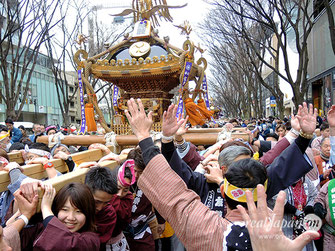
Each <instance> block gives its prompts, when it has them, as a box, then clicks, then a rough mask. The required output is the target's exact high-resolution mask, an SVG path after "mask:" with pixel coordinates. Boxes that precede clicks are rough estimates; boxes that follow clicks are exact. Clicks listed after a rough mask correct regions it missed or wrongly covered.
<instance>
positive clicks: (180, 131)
mask: <svg viewBox="0 0 335 251" xmlns="http://www.w3.org/2000/svg"><path fill="white" fill-rule="evenodd" d="M187 120H188V115H187V116H186V118H185V119H184V122H183V123H182V124H181V126H180V127H179V129H178V130H177V132H176V135H177V136H182V135H184V134H185V133H187V131H188V126H187V125H186V123H187Z"/></svg>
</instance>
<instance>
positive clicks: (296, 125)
mask: <svg viewBox="0 0 335 251" xmlns="http://www.w3.org/2000/svg"><path fill="white" fill-rule="evenodd" d="M299 110H300V109H299ZM299 110H298V114H297V115H298V116H299ZM291 126H292V128H293V129H294V130H296V131H298V132H299V131H300V129H301V128H300V123H299V119H298V118H297V116H294V115H293V114H292V115H291Z"/></svg>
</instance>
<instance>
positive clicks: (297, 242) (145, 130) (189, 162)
mask: <svg viewBox="0 0 335 251" xmlns="http://www.w3.org/2000/svg"><path fill="white" fill-rule="evenodd" d="M128 109H129V110H128V111H126V116H127V119H128V122H129V123H130V125H131V128H132V132H133V133H134V134H135V135H136V137H137V138H138V141H139V144H138V146H137V147H135V148H132V149H125V150H123V151H122V152H121V153H120V155H117V154H115V153H113V152H111V151H110V149H109V148H107V147H106V146H104V145H101V144H93V145H91V146H89V147H88V148H85V147H74V146H66V145H63V144H61V143H57V144H55V145H54V146H53V147H52V148H49V147H48V145H45V144H43V143H36V139H37V138H38V136H40V135H44V134H46V135H52V134H56V133H59V131H60V129H59V128H57V126H47V127H46V128H45V127H44V126H43V125H38V124H35V125H34V128H33V131H34V134H33V135H30V136H29V135H26V134H25V131H24V128H15V127H14V126H13V124H14V123H13V121H12V120H10V119H8V120H6V127H5V126H3V127H1V132H0V147H1V149H0V164H1V167H0V170H2V171H5V172H8V174H9V177H10V184H9V186H8V190H7V191H4V192H2V193H1V195H0V221H1V227H0V249H1V250H6V248H7V249H8V250H177V251H178V250H270V249H273V250H284V249H287V250H333V247H334V246H335V236H334V233H335V210H333V208H334V207H335V204H333V201H334V199H333V198H335V179H334V177H335V170H334V169H333V167H334V166H335V162H334V161H335V159H334V158H335V152H334V151H335V106H333V107H331V109H330V110H329V112H328V116H327V117H326V118H325V119H321V118H319V117H318V116H317V112H316V110H315V109H313V106H312V105H310V106H307V104H305V103H304V104H302V105H301V106H300V107H299V110H298V111H297V114H296V115H295V116H294V115H292V116H290V118H288V119H285V120H280V119H278V118H272V117H270V118H268V119H260V120H256V119H251V120H240V119H230V120H227V121H226V122H219V121H216V122H214V121H212V122H209V123H208V124H207V125H205V126H203V127H223V128H222V130H223V131H224V132H226V134H224V135H225V137H223V138H222V137H221V138H220V137H219V138H218V139H219V140H218V142H217V143H215V144H214V145H211V146H209V145H203V146H195V145H193V144H192V143H190V142H187V141H186V140H185V137H184V135H185V134H186V133H187V131H188V127H189V125H188V121H187V117H186V118H184V119H177V118H176V110H177V107H176V106H175V105H171V106H170V107H169V108H168V110H167V111H165V112H164V115H163V123H162V134H161V138H160V140H158V141H157V140H156V141H155V142H154V141H153V140H152V138H151V136H150V131H151V126H152V123H153V121H152V114H151V113H149V114H146V112H145V110H144V108H143V105H142V103H141V101H140V100H137V102H136V101H135V100H133V99H131V100H129V101H128ZM241 128H244V129H243V130H242V131H243V132H244V133H245V134H247V135H248V138H249V140H242V139H232V138H231V137H229V136H227V135H231V134H229V132H231V133H233V132H234V131H235V130H241ZM20 130H21V131H20ZM67 133H71V132H67ZM87 149H100V150H101V151H102V152H103V153H104V157H102V158H101V159H100V160H99V161H97V162H84V163H81V164H78V163H75V162H74V161H73V159H72V157H71V154H73V153H75V152H78V151H85V150H87ZM15 151H20V152H21V153H22V156H23V158H24V160H25V164H26V165H29V164H41V165H42V166H43V167H44V169H45V172H46V176H47V179H46V180H36V179H33V178H31V177H27V176H26V175H25V173H24V172H23V168H22V167H21V166H20V165H19V164H17V163H15V162H10V161H9V157H8V153H10V152H15ZM121 156H126V158H125V159H126V160H125V161H121V159H123V158H121ZM52 159H62V160H64V162H65V164H66V165H67V167H68V172H76V171H77V170H78V169H82V168H89V171H88V172H87V173H86V176H85V182H84V184H80V183H69V184H66V185H65V186H64V187H63V188H62V189H60V190H59V191H58V193H57V194H56V190H55V189H54V188H53V187H52V186H51V185H50V182H48V181H47V180H52V179H54V178H55V177H57V176H62V175H64V174H63V173H60V172H59V171H58V170H57V169H56V168H55V167H54V166H53V163H52V162H51V161H50V160H52ZM108 160H114V161H116V162H118V163H119V166H118V167H117V168H114V169H113V170H111V169H109V168H107V167H102V165H101V164H102V163H103V162H104V161H108ZM39 188H40V189H42V190H44V195H43V198H42V201H41V206H40V211H41V212H40V213H36V208H37V205H38V195H37V191H38V189H39ZM334 203H335V202H334ZM269 208H270V209H269ZM309 215H315V216H317V217H319V218H320V219H321V220H320V221H322V223H320V227H319V229H317V230H318V232H315V231H311V230H309V229H308V226H307V227H306V225H305V224H304V219H306V218H307V217H308V216H309ZM255 221H256V223H258V224H253V223H255ZM276 221H278V222H279V223H280V224H273V223H274V222H276ZM282 223H289V224H282ZM290 223H292V224H290ZM321 225H322V227H321ZM1 232H2V234H1ZM10 248H11V249H10Z"/></svg>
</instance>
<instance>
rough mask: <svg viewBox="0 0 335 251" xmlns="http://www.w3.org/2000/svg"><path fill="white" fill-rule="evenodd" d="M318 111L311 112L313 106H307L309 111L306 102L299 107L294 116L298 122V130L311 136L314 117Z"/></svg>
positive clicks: (314, 122)
mask: <svg viewBox="0 0 335 251" xmlns="http://www.w3.org/2000/svg"><path fill="white" fill-rule="evenodd" d="M317 113H318V110H317V109H314V110H313V105H312V104H309V109H308V107H307V104H306V102H304V103H303V105H302V106H301V105H299V111H298V115H297V116H296V117H297V118H298V120H299V124H300V128H301V130H302V131H303V132H304V133H307V134H312V133H314V131H315V128H316V116H317Z"/></svg>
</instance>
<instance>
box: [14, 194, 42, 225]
mask: <svg viewBox="0 0 335 251" xmlns="http://www.w3.org/2000/svg"><path fill="white" fill-rule="evenodd" d="M14 197H15V201H16V203H17V205H18V208H19V210H20V212H21V214H23V215H24V216H26V217H27V218H28V219H30V218H31V217H32V216H33V215H34V214H35V213H36V208H37V203H38V195H37V194H35V196H34V197H33V199H32V201H31V202H30V201H28V200H27V199H26V198H25V197H24V196H23V193H22V191H21V190H20V189H17V190H16V191H15V192H14Z"/></svg>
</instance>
